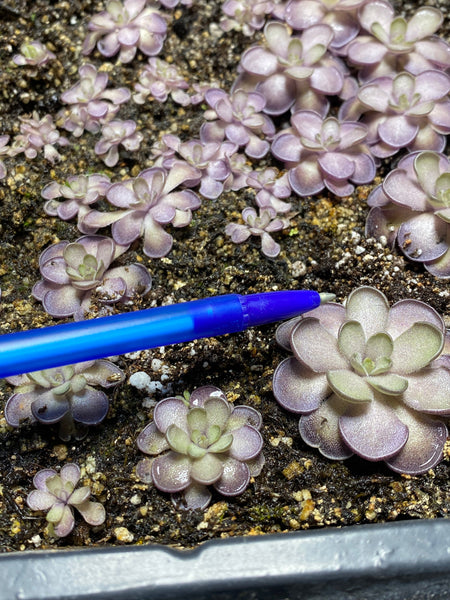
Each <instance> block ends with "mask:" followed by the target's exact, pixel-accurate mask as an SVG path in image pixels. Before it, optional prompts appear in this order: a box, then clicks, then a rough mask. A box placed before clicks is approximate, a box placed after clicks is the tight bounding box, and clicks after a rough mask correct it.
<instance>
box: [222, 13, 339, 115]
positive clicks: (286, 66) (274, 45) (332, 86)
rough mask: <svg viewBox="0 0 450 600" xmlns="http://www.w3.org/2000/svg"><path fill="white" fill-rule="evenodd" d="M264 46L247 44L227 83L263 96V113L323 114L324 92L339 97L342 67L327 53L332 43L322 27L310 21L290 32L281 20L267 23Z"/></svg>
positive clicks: (328, 30) (327, 29)
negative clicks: (298, 31)
mask: <svg viewBox="0 0 450 600" xmlns="http://www.w3.org/2000/svg"><path fill="white" fill-rule="evenodd" d="M264 36H265V45H264V46H260V45H258V46H252V47H251V48H249V49H248V50H246V51H245V52H244V54H243V55H242V58H241V63H240V70H241V74H240V75H239V77H238V78H237V80H236V82H235V84H234V85H233V90H237V89H239V88H242V89H245V90H247V91H257V92H259V93H260V94H262V95H263V96H264V98H265V100H266V106H265V107H264V112H265V113H267V114H269V115H281V114H282V113H284V112H286V111H287V110H289V109H290V108H291V109H292V111H295V110H299V109H310V110H315V111H317V112H318V113H320V114H322V115H326V114H327V112H328V108H329V103H328V100H327V99H326V96H335V95H339V94H340V93H341V91H342V89H343V86H344V77H345V76H346V75H347V71H346V69H345V67H344V65H343V64H342V63H341V62H340V61H339V59H337V58H335V57H333V56H331V54H329V52H327V49H328V47H329V46H330V44H331V42H332V41H333V30H332V29H331V27H328V25H314V26H313V27H310V28H309V29H307V30H306V31H304V32H303V33H302V34H301V35H300V36H292V35H291V33H290V30H289V27H288V26H287V25H286V24H285V23H278V22H276V21H271V22H269V23H267V25H266V26H265V28H264Z"/></svg>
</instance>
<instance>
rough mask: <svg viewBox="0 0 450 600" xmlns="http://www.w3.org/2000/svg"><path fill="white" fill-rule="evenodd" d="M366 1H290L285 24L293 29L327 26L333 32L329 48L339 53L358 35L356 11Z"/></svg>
mask: <svg viewBox="0 0 450 600" xmlns="http://www.w3.org/2000/svg"><path fill="white" fill-rule="evenodd" d="M365 2H366V0H331V1H330V0H290V1H289V2H288V3H287V6H286V11H285V19H286V23H287V24H288V25H290V26H291V27H292V28H293V29H297V30H303V29H308V28H309V27H311V26H312V25H321V24H323V25H329V26H330V27H331V29H332V30H333V34H334V36H333V40H332V42H331V43H330V48H332V49H333V50H335V51H339V50H340V49H341V48H343V47H344V46H345V45H346V44H348V43H349V42H351V41H352V40H353V39H354V38H355V37H356V36H357V35H358V33H359V29H360V27H359V22H358V18H357V14H356V13H357V9H358V8H359V7H360V6H362V5H363V4H364V3H365Z"/></svg>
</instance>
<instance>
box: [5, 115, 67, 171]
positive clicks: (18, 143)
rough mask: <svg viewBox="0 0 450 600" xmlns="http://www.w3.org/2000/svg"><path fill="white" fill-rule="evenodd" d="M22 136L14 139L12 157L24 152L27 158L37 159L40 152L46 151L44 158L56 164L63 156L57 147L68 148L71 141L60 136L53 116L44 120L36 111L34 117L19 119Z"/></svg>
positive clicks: (46, 116) (11, 149) (48, 116)
mask: <svg viewBox="0 0 450 600" xmlns="http://www.w3.org/2000/svg"><path fill="white" fill-rule="evenodd" d="M19 121H20V134H19V135H16V137H15V138H14V141H13V144H12V147H11V148H10V153H9V154H10V156H15V155H16V154H19V153H20V152H24V153H25V156H26V157H27V158H36V156H37V155H38V152H39V151H40V150H42V149H43V150H44V158H45V159H46V160H48V161H49V162H50V163H52V164H54V163H55V162H57V161H59V160H60V158H61V156H60V154H59V152H58V151H57V149H56V148H55V145H58V146H68V145H69V140H68V139H67V138H65V137H63V136H61V135H60V133H59V131H58V130H57V129H56V126H55V124H54V122H53V117H52V116H51V115H45V116H44V117H42V119H40V118H39V115H38V113H37V112H36V111H34V112H33V115H32V117H30V118H27V117H19Z"/></svg>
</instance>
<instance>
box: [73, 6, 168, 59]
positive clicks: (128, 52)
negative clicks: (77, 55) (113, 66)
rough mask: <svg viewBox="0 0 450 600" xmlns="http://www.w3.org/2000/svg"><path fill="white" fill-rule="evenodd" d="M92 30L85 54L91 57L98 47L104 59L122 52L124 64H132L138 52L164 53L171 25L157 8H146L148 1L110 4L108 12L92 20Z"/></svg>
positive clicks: (86, 43) (84, 46)
mask: <svg viewBox="0 0 450 600" xmlns="http://www.w3.org/2000/svg"><path fill="white" fill-rule="evenodd" d="M88 29H89V31H90V33H88V35H87V36H86V39H85V40H84V44H83V54H90V53H91V52H92V50H93V49H94V48H95V45H97V48H98V50H99V52H100V54H102V55H103V56H107V57H108V58H109V57H111V56H114V55H115V54H117V53H118V52H119V60H120V62H122V63H129V62H131V61H132V60H133V58H134V57H135V55H136V51H137V49H138V48H139V50H140V51H141V52H143V53H144V54H145V55H147V56H155V55H156V54H159V53H160V52H161V49H162V46H163V42H164V40H165V38H166V33H167V24H166V21H165V19H164V17H163V16H162V15H161V13H159V12H158V10H157V9H156V8H154V7H152V6H146V0H124V1H123V3H122V2H120V1H119V0H110V1H109V2H108V4H107V5H106V11H103V12H101V13H99V14H97V15H94V16H93V17H92V19H91V20H90V22H89V24H88Z"/></svg>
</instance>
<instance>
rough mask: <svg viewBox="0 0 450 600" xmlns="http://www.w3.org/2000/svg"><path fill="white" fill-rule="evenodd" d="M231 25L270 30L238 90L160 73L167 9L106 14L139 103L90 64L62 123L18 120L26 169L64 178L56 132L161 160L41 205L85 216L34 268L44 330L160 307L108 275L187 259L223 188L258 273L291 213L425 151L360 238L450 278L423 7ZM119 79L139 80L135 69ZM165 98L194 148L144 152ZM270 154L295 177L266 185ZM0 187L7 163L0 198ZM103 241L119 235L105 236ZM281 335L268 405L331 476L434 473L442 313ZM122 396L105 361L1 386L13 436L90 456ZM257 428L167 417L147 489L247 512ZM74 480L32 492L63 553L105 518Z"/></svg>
mask: <svg viewBox="0 0 450 600" xmlns="http://www.w3.org/2000/svg"><path fill="white" fill-rule="evenodd" d="M180 3H181V4H182V5H185V6H188V7H189V6H191V4H192V0H181V2H179V0H160V4H161V5H162V6H163V7H164V8H165V9H173V8H174V7H176V6H177V5H178V4H180ZM222 8H223V12H224V18H223V19H222V20H221V23H220V26H221V27H222V29H223V31H225V32H227V31H230V29H235V28H237V29H239V30H241V31H242V32H243V33H244V34H245V35H246V36H251V35H252V34H253V33H254V32H255V31H256V30H260V29H264V32H263V37H262V41H261V43H258V44H255V45H252V46H251V47H249V48H248V49H247V50H246V51H245V52H244V53H243V55H242V58H241V60H240V63H239V65H238V74H237V77H236V80H235V82H234V85H233V86H232V88H231V89H230V90H229V91H226V90H223V89H220V87H219V86H218V85H217V83H216V82H207V83H205V82H195V83H194V82H189V81H187V80H186V79H185V77H184V75H183V73H181V72H180V71H179V69H178V68H177V67H176V66H175V65H172V64H170V63H169V62H166V61H164V60H162V59H161V58H159V57H158V55H159V53H160V52H161V51H162V49H163V44H164V40H165V37H166V34H167V24H168V22H170V20H171V15H170V14H168V13H166V12H163V10H162V9H160V7H159V6H158V4H157V3H156V2H155V3H153V2H152V3H147V2H146V0H123V2H122V1H121V0H109V1H108V2H107V3H106V9H105V10H104V11H103V12H100V13H99V14H96V15H94V16H93V17H92V19H91V21H90V22H89V24H88V33H87V36H86V39H85V42H84V46H83V54H84V55H85V56H87V55H89V54H91V53H93V52H94V49H95V48H97V50H98V52H99V53H100V55H101V56H102V57H106V58H113V57H114V60H115V61H117V64H118V65H119V67H120V64H121V63H122V64H129V63H132V61H133V60H134V59H135V57H136V55H137V52H138V51H139V52H142V53H143V54H144V55H145V56H146V57H149V58H148V62H147V64H146V65H145V66H144V68H143V70H142V71H141V72H140V74H139V75H137V76H136V81H134V82H133V93H132V92H131V91H130V90H129V89H128V88H114V87H109V78H108V75H107V72H106V71H107V70H108V69H107V68H106V65H101V66H100V67H98V68H97V67H96V66H95V65H94V64H91V63H90V62H85V63H83V64H82V65H81V66H80V67H79V69H78V80H77V81H75V82H73V83H72V85H71V86H70V87H69V89H66V90H65V91H63V92H62V94H61V95H60V96H59V102H60V104H61V109H60V110H59V112H58V113H57V115H56V121H55V120H54V118H53V116H52V115H50V114H46V115H45V116H44V117H42V118H41V117H40V116H39V114H38V113H37V112H33V114H32V115H29V116H28V117H27V116H22V117H20V125H19V133H18V134H17V135H16V136H15V137H14V138H13V139H12V142H11V145H9V142H10V135H7V134H5V135H0V156H1V157H10V158H11V157H14V156H15V155H17V154H19V153H24V154H25V156H26V158H27V159H30V160H32V159H34V158H35V157H36V156H38V154H39V153H40V152H41V151H42V152H43V154H44V158H45V159H46V160H48V161H49V162H51V163H52V164H55V163H57V161H58V160H59V159H60V158H61V156H60V153H59V151H58V149H57V148H56V146H58V147H61V148H64V147H67V146H68V145H69V143H70V142H69V140H68V139H66V138H65V137H63V136H62V135H61V134H60V132H59V130H58V128H57V126H56V124H55V123H58V125H59V126H60V127H62V128H63V129H65V130H66V131H67V132H69V133H70V134H71V135H72V136H73V137H74V138H79V137H81V136H82V135H85V133H86V132H88V133H89V134H94V135H98V136H99V137H98V138H97V140H96V143H95V154H96V155H97V156H98V157H99V158H100V159H101V160H103V162H104V164H105V165H106V167H109V168H110V169H112V168H113V167H115V166H116V165H117V164H118V162H119V160H120V158H121V154H120V153H123V152H124V151H125V152H128V153H130V152H136V151H137V150H140V151H141V152H145V151H146V150H148V153H149V154H150V156H151V158H152V160H153V163H151V164H152V166H151V167H150V168H146V169H144V170H142V171H140V172H139V173H138V174H137V175H135V173H134V172H133V176H131V174H127V176H126V177H125V178H123V177H122V173H120V175H119V172H118V171H114V170H111V171H109V172H108V175H106V174H103V173H91V172H89V173H79V174H76V175H73V176H70V177H68V178H67V180H65V181H62V182H58V181H51V182H49V183H47V184H46V185H45V187H44V188H43V189H42V191H41V196H42V197H43V199H44V200H45V203H44V211H45V212H46V214H48V215H50V216H52V217H58V218H60V219H63V220H70V219H75V218H76V219H77V226H78V229H79V231H80V232H81V233H82V234H83V235H82V237H80V238H78V239H76V240H75V241H59V242H57V243H55V244H52V245H51V246H49V247H47V248H46V249H45V250H44V252H43V253H42V255H41V257H40V261H39V268H40V272H41V277H42V279H41V280H40V281H38V282H37V283H36V284H35V285H34V287H33V295H34V297H35V298H36V299H38V300H39V301H40V302H42V305H43V308H44V310H45V311H46V312H47V313H48V314H50V315H51V316H54V317H56V318H67V317H73V318H74V319H83V318H86V317H87V316H88V315H89V312H90V309H91V305H92V302H93V301H95V302H96V303H97V305H100V307H101V314H103V313H105V314H107V313H108V312H110V311H111V310H112V307H113V305H120V304H124V303H125V304H126V303H128V302H130V300H132V299H133V298H134V297H135V296H136V295H145V294H146V293H147V292H148V291H149V290H150V287H151V276H150V274H149V272H148V270H147V268H146V267H144V266H143V265H141V264H138V263H136V264H123V265H122V266H116V267H114V266H113V263H114V261H115V260H116V259H117V258H119V257H122V258H123V259H124V260H123V261H122V262H123V263H126V259H125V253H126V252H127V250H128V248H129V247H130V245H131V244H132V243H134V242H136V241H137V240H139V239H140V238H143V251H144V254H145V255H146V256H147V257H148V258H150V259H157V258H162V257H164V256H166V255H167V254H168V253H169V252H170V251H171V248H172V245H173V241H174V240H173V236H172V235H171V233H169V232H168V231H167V229H168V228H169V226H172V227H173V228H181V227H187V226H188V225H189V224H190V223H191V220H192V212H193V211H194V210H197V209H199V208H200V206H201V202H202V200H203V199H205V200H206V201H213V200H215V199H217V198H218V197H219V196H220V194H222V193H224V192H227V191H229V190H233V191H238V190H241V189H244V188H248V189H250V190H253V193H254V196H255V204H256V206H257V209H258V211H257V210H256V209H255V208H254V207H253V206H248V207H246V208H245V209H244V210H243V211H242V216H241V219H240V221H239V222H238V223H228V224H227V225H226V226H225V227H224V231H225V233H226V234H227V235H228V236H229V237H230V238H231V240H232V241H233V242H235V243H244V242H245V241H247V240H248V239H250V238H251V237H252V236H253V237H259V238H260V239H261V250H262V252H263V254H265V255H266V256H268V257H270V258H275V257H276V256H278V254H279V253H280V251H281V246H280V244H278V242H276V241H275V239H273V238H272V234H275V233H276V232H278V231H280V230H284V229H287V228H288V227H289V214H290V212H291V209H292V207H293V203H294V201H295V200H294V199H293V198H292V196H293V194H296V195H297V196H300V197H306V196H312V195H315V194H318V193H320V192H321V191H323V190H324V189H327V190H328V191H329V192H331V193H332V194H333V195H335V196H338V197H342V196H348V195H350V194H352V193H353V192H354V187H355V186H356V185H361V184H367V183H370V182H371V181H373V179H374V177H375V174H376V167H377V166H378V165H379V162H380V159H383V158H385V157H391V156H393V155H395V154H396V153H397V152H398V151H400V150H407V151H411V152H413V151H414V153H412V154H409V155H407V156H406V157H404V158H402V159H401V161H400V162H399V164H398V167H397V168H396V169H395V170H393V171H392V172H391V173H390V174H389V175H388V176H387V177H386V179H385V181H384V182H383V184H382V185H381V186H379V187H378V188H376V189H375V190H374V191H373V192H372V194H371V196H370V198H369V205H370V207H371V210H370V213H369V217H368V220H367V229H366V233H367V235H369V236H374V237H380V236H385V237H386V239H387V241H388V243H389V244H391V245H392V246H393V245H394V243H395V241H397V242H398V245H399V247H400V249H401V250H402V252H403V253H404V254H405V255H406V256H407V257H408V258H410V259H411V260H415V261H418V262H421V263H423V264H424V265H425V268H426V269H427V270H428V271H429V272H430V273H432V274H433V275H435V276H436V277H442V278H449V277H450V250H449V244H450V230H449V223H450V216H449V210H450V200H449V178H450V175H449V163H448V159H447V158H446V157H445V156H444V155H443V154H442V151H443V149H444V145H445V136H446V135H447V134H448V133H449V131H450V116H449V115H450V111H449V108H450V102H449V99H448V93H449V89H450V79H449V77H448V75H447V73H446V71H447V70H448V68H449V67H450V48H449V46H448V44H446V43H445V42H444V40H442V39H440V38H439V37H438V36H437V35H435V32H436V31H437V30H438V28H439V26H440V24H441V22H442V14H441V13H440V11H438V10H437V9H434V8H431V7H424V8H421V9H419V10H418V11H417V12H416V13H415V14H414V15H413V16H412V17H411V19H409V21H407V20H406V19H404V18H403V17H401V16H398V15H396V14H395V12H394V10H393V8H392V7H391V5H390V4H389V3H388V2H386V1H385V0H288V1H287V2H282V1H280V0H270V1H268V0H251V1H246V2H243V1H241V0H226V2H224V3H223V6H222ZM54 58H55V57H54V55H53V53H52V52H50V51H49V50H48V49H47V48H46V46H45V45H44V44H43V42H40V41H34V42H30V43H27V44H24V45H23V46H22V47H21V53H20V54H19V55H15V56H14V57H13V59H12V60H13V62H14V63H15V65H17V66H18V67H19V68H23V69H28V70H29V73H30V75H31V74H32V73H34V72H35V70H36V69H38V68H42V67H43V66H45V65H47V63H48V62H49V61H51V60H54ZM93 60H94V59H93ZM127 73H129V74H132V73H133V71H132V70H131V68H130V67H129V70H128V71H127ZM169 98H170V99H171V100H172V101H174V102H176V103H178V104H180V105H182V106H183V107H184V106H188V104H192V105H199V104H201V103H204V104H205V105H206V106H207V108H206V111H205V112H204V115H203V123H202V125H201V126H200V127H199V132H198V137H197V138H193V139H188V140H182V139H180V138H179V137H177V136H175V135H172V134H168V133H166V134H164V135H163V136H162V137H161V139H160V140H157V141H155V140H148V139H146V137H145V134H144V132H142V131H140V130H139V127H138V125H137V124H136V123H135V122H134V121H133V120H131V119H122V118H120V110H121V108H122V107H124V106H125V105H126V103H127V102H130V101H131V100H132V101H134V102H135V103H136V104H138V105H146V104H147V103H149V102H152V101H157V102H160V103H163V102H166V101H167V100H168V99H169ZM331 98H333V99H334V102H336V98H337V99H338V102H342V104H341V106H340V108H339V111H338V112H337V111H336V112H337V116H335V113H334V112H333V114H331V113H330V100H331ZM150 146H151V148H150ZM61 148H59V150H61ZM61 151H62V150H61ZM119 152H120V153H119ZM122 155H123V154H122ZM271 156H272V157H273V158H274V159H276V160H277V161H280V162H281V163H282V164H283V168H282V169H281V170H279V169H278V168H275V167H274V166H272V165H271V160H272V159H271ZM261 159H264V162H260V161H261ZM267 165H268V166H267ZM101 167H103V165H100V167H99V166H98V165H97V166H96V170H98V171H100V168H101ZM6 174H7V173H6V167H5V165H4V164H3V162H1V161H0V179H4V178H5V177H6ZM56 177H57V175H56ZM119 177H120V178H119ZM114 178H116V180H114ZM197 192H198V193H197ZM108 227H111V237H109V236H106V235H104V236H103V235H97V231H98V230H99V229H106V228H108ZM277 337H278V340H279V341H280V343H281V344H282V345H283V346H284V347H285V348H287V349H289V350H291V351H292V352H293V353H294V357H291V358H288V359H286V360H285V361H283V362H282V363H281V364H280V365H279V367H278V368H277V370H276V372H275V375H274V381H273V388H274V394H275V397H276V399H277V400H278V402H279V403H280V404H281V405H282V406H283V407H284V408H286V409H287V410H290V411H292V412H295V413H299V414H301V415H302V417H301V420H300V433H301V436H302V438H303V440H304V441H305V442H306V443H307V444H309V445H311V446H313V447H318V448H319V449H320V451H321V452H322V453H323V454H324V455H325V456H327V457H329V458H332V459H338V460H341V459H345V458H347V457H349V456H350V455H351V454H353V453H355V454H358V455H359V456H361V457H363V458H366V459H367V460H371V461H385V462H386V463H387V465H388V466H389V467H390V468H391V469H393V470H394V471H399V472H403V473H410V474H418V473H423V472H424V471H426V470H427V469H429V468H431V467H433V466H435V465H436V464H437V463H438V462H439V461H440V460H441V459H442V451H443V445H444V442H445V439H446V436H447V428H446V425H445V423H444V418H445V417H446V416H448V415H450V406H449V398H448V389H449V387H450V370H449V362H450V355H449V346H450V342H449V338H448V333H447V334H446V332H445V327H444V324H443V321H442V319H441V317H440V316H439V315H438V314H437V313H436V312H435V311H434V310H433V309H432V308H431V307H429V306H428V305H426V304H424V303H422V302H418V301H415V300H403V301H401V302H398V303H397V304H395V305H394V306H393V307H391V308H390V309H389V305H388V302H387V299H386V298H385V296H384V295H383V294H381V292H378V291H377V290H375V289H373V288H368V287H363V288H359V289H356V290H355V291H354V292H353V293H352V294H351V295H350V297H349V299H348V301H347V304H346V305H345V306H342V305H339V304H328V305H323V306H321V307H320V308H318V309H316V311H314V312H313V313H310V314H308V316H306V317H301V318H299V319H296V320H294V321H291V322H289V323H287V324H283V325H282V326H281V327H280V328H279V330H278V333H277ZM123 379H124V374H123V373H122V371H121V370H120V369H119V368H118V367H117V366H115V365H114V364H113V363H111V362H109V361H106V360H100V361H91V362H88V363H80V364H76V365H70V366H66V367H61V368H56V369H48V370H46V371H41V372H38V373H29V374H24V375H21V376H18V377H11V378H8V382H9V383H11V384H12V385H14V386H16V389H15V391H14V394H13V395H12V396H11V397H10V399H9V400H8V402H7V404H6V407H5V416H6V420H7V422H8V424H9V425H11V426H13V427H18V426H19V425H20V422H21V421H22V420H25V419H30V420H32V421H33V420H34V421H39V422H40V423H46V424H52V423H57V422H58V423H60V426H61V428H60V435H61V437H62V438H63V439H69V438H70V436H72V435H74V436H75V437H77V436H78V437H79V436H81V435H82V434H83V433H84V431H85V429H84V428H85V427H86V426H88V425H95V424H98V423H100V422H101V421H102V420H103V419H104V418H105V416H106V414H107V411H108V407H109V400H108V398H107V396H106V394H105V393H104V392H102V391H99V390H96V389H95V386H96V385H99V386H102V387H105V388H109V387H111V386H113V385H115V384H117V383H119V382H120V381H122V380H123ZM260 428H261V416H260V414H259V413H258V412H257V411H256V410H254V409H252V408H250V407H247V406H236V407H233V406H232V405H231V404H230V403H229V402H228V400H227V398H226V396H225V394H224V393H223V392H222V391H221V390H219V389H217V388H214V387H212V386H205V387H202V388H198V389H197V390H195V391H194V392H193V393H192V394H191V396H190V397H189V396H185V397H183V398H181V397H171V398H166V399H164V400H162V401H160V402H158V403H157V405H156V407H155V409H154V413H153V421H152V422H151V423H150V424H149V425H147V426H146V427H145V428H144V430H143V431H142V432H141V433H140V435H139V437H138V440H137V444H138V447H139V449H140V450H141V451H142V452H144V453H145V454H147V455H149V457H146V458H144V459H143V460H141V461H140V463H139V464H138V465H137V469H136V472H137V475H138V477H139V478H140V479H141V480H142V481H143V482H146V483H149V484H152V485H153V486H155V487H156V488H157V489H159V490H161V491H164V492H167V493H170V494H171V496H172V500H173V502H174V504H175V506H177V507H180V508H189V509H193V508H202V509H203V508H205V507H206V506H207V505H208V503H209V502H210V499H211V492H210V489H209V486H213V487H214V489H215V490H216V491H217V492H219V493H221V494H223V495H225V496H235V495H238V494H240V493H242V492H243V491H244V490H245V489H246V487H247V486H248V485H249V482H250V479H251V477H254V476H257V475H258V474H259V473H260V471H261V469H262V467H263V464H264V457H263V454H262V452H261V450H262V436H261V433H260V431H259V430H260ZM79 478H80V472H79V469H78V467H76V465H66V466H64V467H63V468H62V469H61V473H60V475H58V474H57V473H56V472H55V471H53V470H51V469H45V470H44V471H40V472H39V473H37V475H36V477H35V480H34V484H35V487H36V488H37V490H35V491H34V492H32V493H31V494H30V495H29V497H28V504H29V506H30V508H32V509H33V510H44V511H47V510H48V511H49V512H48V515H47V519H48V521H49V522H50V523H51V524H53V526H54V531H55V534H56V535H58V536H65V535H67V534H68V533H70V531H71V530H72V528H73V525H74V520H73V513H72V508H71V507H72V506H75V507H76V508H77V509H78V510H79V511H80V512H81V514H82V515H83V516H84V517H85V519H86V521H87V522H88V523H90V524H92V525H99V524H101V523H102V522H103V520H104V511H103V510H102V508H99V506H100V505H98V503H90V502H89V501H88V497H89V493H90V491H89V488H81V489H79V490H76V489H75V487H76V485H77V483H78V481H79ZM93 504H95V506H93Z"/></svg>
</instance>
